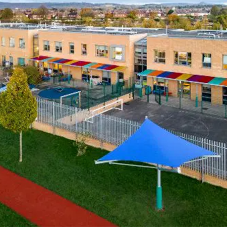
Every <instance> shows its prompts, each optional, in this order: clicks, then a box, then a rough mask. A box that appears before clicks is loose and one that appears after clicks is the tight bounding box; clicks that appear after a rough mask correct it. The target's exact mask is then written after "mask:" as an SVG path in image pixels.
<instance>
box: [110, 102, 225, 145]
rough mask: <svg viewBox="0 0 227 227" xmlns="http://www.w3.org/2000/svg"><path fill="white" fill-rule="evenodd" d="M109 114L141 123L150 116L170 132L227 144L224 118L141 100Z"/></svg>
mask: <svg viewBox="0 0 227 227" xmlns="http://www.w3.org/2000/svg"><path fill="white" fill-rule="evenodd" d="M108 114H110V115H113V116H117V117H121V118H125V119H130V120H133V121H138V122H141V123H142V122H143V120H144V118H145V116H148V117H149V119H150V120H152V121H153V122H155V123H156V124H158V125H160V126H161V127H163V128H166V129H169V130H173V131H178V132H182V133H186V134H190V135H195V136H199V137H204V138H208V139H211V140H215V141H220V142H227V120H226V119H224V118H218V117H213V116H208V115H205V114H201V113H195V112H190V111H186V110H181V109H179V108H174V107H170V106H165V105H158V104H155V103H147V102H145V101H143V100H141V99H135V100H133V101H132V102H130V103H126V104H125V105H124V110H123V111H119V110H112V111H110V112H108ZM163 140H164V138H163Z"/></svg>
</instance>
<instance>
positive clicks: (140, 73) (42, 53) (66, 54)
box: [0, 23, 227, 105]
mask: <svg viewBox="0 0 227 227" xmlns="http://www.w3.org/2000/svg"><path fill="white" fill-rule="evenodd" d="M0 42H1V45H0V56H1V61H0V64H1V65H2V66H9V65H18V64H19V65H27V64H34V65H36V66H37V67H39V69H40V71H41V72H42V73H50V72H61V73H63V74H70V75H71V76H72V78H74V79H75V80H86V81H89V80H91V79H92V80H94V81H96V82H105V83H107V84H115V83H116V82H119V81H128V80H133V79H134V78H135V80H136V85H135V87H136V88H138V89H142V90H145V89H146V87H147V86H150V88H151V91H152V92H155V91H156V90H157V89H158V90H159V91H162V92H163V95H165V94H168V95H170V96H174V97H178V96H179V95H182V94H183V95H184V97H188V99H191V100H198V101H201V100H203V101H207V102H211V103H212V104H220V105H222V104H223V103H226V104H227V31H212V30H211V31H209V30H196V31H182V30H174V29H172V30H171V29H169V30H166V29H144V28H95V27H80V26H50V25H49V26H47V25H26V24H12V23H9V24H0ZM179 91H180V92H179Z"/></svg>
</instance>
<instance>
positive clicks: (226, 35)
mask: <svg viewBox="0 0 227 227" xmlns="http://www.w3.org/2000/svg"><path fill="white" fill-rule="evenodd" d="M148 36H149V37H160V36H162V37H167V38H182V39H209V40H210V39H214V40H225V39H227V30H202V29H201V30H191V31H184V30H180V29H179V30H173V29H168V30H166V29H165V32H161V31H160V30H159V31H158V32H153V33H150V34H148Z"/></svg>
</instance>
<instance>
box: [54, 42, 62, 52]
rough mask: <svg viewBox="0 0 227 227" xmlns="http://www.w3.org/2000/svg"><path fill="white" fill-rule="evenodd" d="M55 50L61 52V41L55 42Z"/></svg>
mask: <svg viewBox="0 0 227 227" xmlns="http://www.w3.org/2000/svg"><path fill="white" fill-rule="evenodd" d="M55 51H56V52H60V53H61V52H62V42H55Z"/></svg>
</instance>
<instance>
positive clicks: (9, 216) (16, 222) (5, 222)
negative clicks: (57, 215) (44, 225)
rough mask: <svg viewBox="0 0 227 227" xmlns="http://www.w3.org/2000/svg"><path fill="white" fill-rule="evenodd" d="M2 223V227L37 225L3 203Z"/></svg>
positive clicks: (0, 216)
mask: <svg viewBox="0 0 227 227" xmlns="http://www.w3.org/2000/svg"><path fill="white" fill-rule="evenodd" d="M0 223H1V224H0V225H1V227H26V226H35V225H33V224H32V223H30V222H28V221H27V220H26V219H24V218H23V217H21V216H20V215H19V214H17V213H15V212H14V211H12V210H11V209H10V208H8V207H6V206H4V205H3V204H1V203H0Z"/></svg>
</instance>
